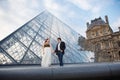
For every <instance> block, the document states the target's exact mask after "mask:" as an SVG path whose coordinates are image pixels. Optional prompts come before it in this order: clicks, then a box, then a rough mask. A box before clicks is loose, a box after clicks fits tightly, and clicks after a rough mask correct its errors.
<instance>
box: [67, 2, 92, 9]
mask: <svg viewBox="0 0 120 80" xmlns="http://www.w3.org/2000/svg"><path fill="white" fill-rule="evenodd" d="M68 1H70V2H71V3H73V4H75V5H76V6H78V7H79V8H81V9H83V10H89V9H91V7H92V6H91V4H90V2H88V1H87V0H83V1H81V0H68Z"/></svg>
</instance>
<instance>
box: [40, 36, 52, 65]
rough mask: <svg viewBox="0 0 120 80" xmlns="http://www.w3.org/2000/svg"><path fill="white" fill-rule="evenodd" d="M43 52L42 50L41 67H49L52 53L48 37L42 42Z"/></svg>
mask: <svg viewBox="0 0 120 80" xmlns="http://www.w3.org/2000/svg"><path fill="white" fill-rule="evenodd" d="M42 50H43V52H42V62H41V66H42V67H49V66H50V65H51V53H52V46H51V45H50V39H49V38H48V39H46V40H45V42H44V44H43V49H42Z"/></svg>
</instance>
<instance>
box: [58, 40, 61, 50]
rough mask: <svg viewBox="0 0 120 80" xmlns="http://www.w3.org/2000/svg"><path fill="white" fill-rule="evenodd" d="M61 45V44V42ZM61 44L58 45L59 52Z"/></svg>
mask: <svg viewBox="0 0 120 80" xmlns="http://www.w3.org/2000/svg"><path fill="white" fill-rule="evenodd" d="M60 43H61V42H60ZM60 43H58V51H60V50H61V49H60Z"/></svg>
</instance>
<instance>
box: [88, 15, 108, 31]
mask: <svg viewBox="0 0 120 80" xmlns="http://www.w3.org/2000/svg"><path fill="white" fill-rule="evenodd" d="M105 24H106V23H105V21H104V20H102V19H101V17H99V18H95V19H94V20H91V24H89V25H88V29H90V28H92V27H94V26H96V25H105Z"/></svg>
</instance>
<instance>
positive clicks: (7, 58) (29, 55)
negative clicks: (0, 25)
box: [0, 11, 89, 64]
mask: <svg viewBox="0 0 120 80" xmlns="http://www.w3.org/2000/svg"><path fill="white" fill-rule="evenodd" d="M58 37H61V38H62V40H63V41H64V42H65V43H66V50H65V55H64V57H63V60H64V63H81V62H85V61H89V60H88V57H87V54H88V52H87V51H80V50H78V49H79V48H80V46H79V45H78V38H79V37H80V35H79V34H78V33H77V32H75V31H74V30H73V29H71V28H70V27H69V26H68V25H66V24H65V23H63V22H62V21H61V20H59V19H58V18H57V17H55V16H54V15H52V14H51V13H50V12H48V11H43V12H42V13H40V14H39V15H38V16H36V17H35V18H33V19H32V20H30V21H29V22H27V23H26V24H24V25H23V26H22V27H20V28H19V29H17V30H16V31H15V32H13V33H12V34H10V35H9V36H7V37H6V38H5V39H3V40H2V41H1V42H0V64H40V63H41V59H42V58H41V51H42V50H41V49H42V45H43V42H44V40H45V39H46V38H50V41H51V44H52V46H53V49H55V46H56V44H57V38H58ZM54 63H58V58H57V56H56V55H55V54H52V64H54Z"/></svg>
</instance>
